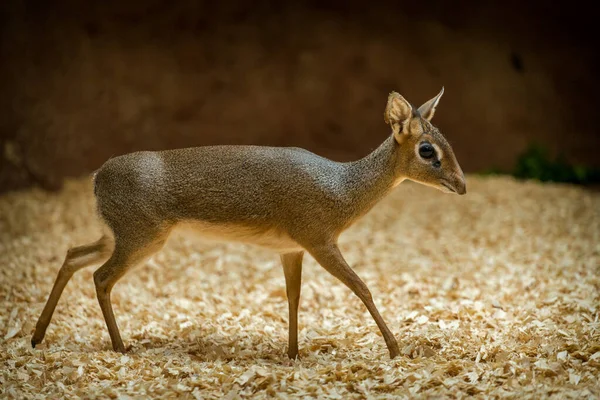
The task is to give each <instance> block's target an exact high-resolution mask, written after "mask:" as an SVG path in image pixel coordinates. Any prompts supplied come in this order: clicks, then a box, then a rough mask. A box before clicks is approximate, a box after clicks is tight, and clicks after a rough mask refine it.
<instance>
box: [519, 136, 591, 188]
mask: <svg viewBox="0 0 600 400" xmlns="http://www.w3.org/2000/svg"><path fill="white" fill-rule="evenodd" d="M513 175H514V176H515V177H517V178H521V179H537V180H539V181H541V182H565V183H577V184H590V183H597V182H600V170H598V169H595V168H589V167H584V166H581V165H571V164H569V163H568V161H567V160H566V159H565V157H564V156H563V155H559V156H558V157H557V158H556V159H554V160H552V159H551V158H550V156H549V155H548V150H547V149H546V148H544V147H543V146H540V145H537V144H533V145H531V146H529V148H528V149H527V150H525V152H523V153H522V154H521V155H520V156H519V157H518V158H517V165H516V167H515V169H514V171H513Z"/></svg>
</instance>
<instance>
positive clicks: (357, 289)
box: [307, 243, 400, 358]
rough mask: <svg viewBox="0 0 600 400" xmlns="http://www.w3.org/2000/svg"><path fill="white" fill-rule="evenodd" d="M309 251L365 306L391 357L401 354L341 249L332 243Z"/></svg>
mask: <svg viewBox="0 0 600 400" xmlns="http://www.w3.org/2000/svg"><path fill="white" fill-rule="evenodd" d="M307 250H308V251H309V252H310V254H311V255H312V256H313V257H314V258H315V260H317V262H318V263H319V264H321V266H322V267H323V268H325V269H326V270H327V271H329V272H330V273H331V274H332V275H333V276H335V277H336V278H338V279H339V280H340V281H342V283H344V284H345V285H346V286H348V287H349V288H350V290H352V291H353V292H354V294H356V295H357V296H358V297H359V298H360V299H361V300H362V302H363V303H364V304H365V306H366V307H367V309H368V310H369V313H371V316H372V317H373V319H374V320H375V322H376V323H377V326H378V327H379V330H380V331H381V334H382V335H383V338H384V340H385V343H386V345H387V348H388V350H389V352H390V357H391V358H394V357H396V356H398V355H399V354H400V350H399V349H398V342H396V339H395V338H394V335H392V332H390V330H389V329H388V327H387V325H386V324H385V321H384V320H383V318H382V317H381V315H380V314H379V311H377V307H376V306H375V303H373V297H372V296H371V292H370V291H369V288H368V287H367V285H365V283H364V282H363V281H362V280H361V279H360V277H359V276H358V275H356V273H355V272H354V271H353V270H352V268H350V266H349V265H348V263H346V260H344V257H343V256H342V253H340V249H339V248H338V246H337V244H335V243H331V244H327V245H322V246H315V247H313V248H310V249H308V248H307Z"/></svg>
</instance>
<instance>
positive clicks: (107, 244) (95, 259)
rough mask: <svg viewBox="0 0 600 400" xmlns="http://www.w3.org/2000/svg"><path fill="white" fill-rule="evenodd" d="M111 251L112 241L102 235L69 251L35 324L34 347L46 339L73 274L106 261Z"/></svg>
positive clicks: (32, 344)
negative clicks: (57, 307) (57, 306)
mask: <svg viewBox="0 0 600 400" xmlns="http://www.w3.org/2000/svg"><path fill="white" fill-rule="evenodd" d="M111 251H112V242H111V240H110V238H109V237H108V236H102V237H101V238H100V240H98V241H97V242H94V243H91V244H88V245H85V246H79V247H74V248H72V249H69V251H67V256H66V257H65V261H64V262H63V265H62V267H60V270H59V271H58V276H57V277H56V280H55V281H54V286H53V287H52V291H51V292H50V296H49V297H48V301H47V302H46V306H45V307H44V310H43V311H42V314H41V315H40V318H39V319H38V322H37V324H36V326H35V332H34V333H33V337H32V338H31V346H32V347H35V345H36V344H38V343H41V341H42V340H43V339H44V335H45V334H46V329H47V328H48V325H49V324H50V320H51V319H52V314H54V310H55V309H56V304H57V303H58V300H59V299H60V296H61V294H62V292H63V290H64V289H65V286H66V285H67V283H68V282H69V280H70V279H71V277H72V276H73V274H74V273H75V272H77V271H78V270H80V269H81V268H84V267H87V266H89V265H92V264H96V263H101V262H103V261H105V260H106V259H107V258H108V257H109V256H110V253H111Z"/></svg>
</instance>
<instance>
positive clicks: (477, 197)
mask: <svg viewBox="0 0 600 400" xmlns="http://www.w3.org/2000/svg"><path fill="white" fill-rule="evenodd" d="M468 187H469V193H468V194H467V196H462V197H459V196H452V195H445V194H443V193H440V192H437V191H435V190H434V189H430V188H427V187H422V186H419V185H416V184H412V183H405V184H403V185H401V186H400V187H399V188H398V189H397V190H396V191H395V192H394V193H393V194H392V195H391V196H390V197H388V198H386V199H385V200H384V201H383V202H382V203H381V204H379V205H378V206H377V207H376V208H375V209H374V210H373V211H372V212H371V213H370V214H368V215H367V216H366V217H365V218H364V219H362V220H361V221H360V222H359V223H358V224H357V225H356V226H354V227H353V228H352V229H351V230H350V231H348V232H347V233H346V234H345V235H344V236H343V237H342V242H341V248H342V251H343V252H344V254H345V256H346V258H347V259H348V261H349V263H350V264H351V265H352V267H353V268H354V269H355V270H356V271H357V272H358V274H359V275H361V276H362V277H363V279H364V280H365V281H366V282H367V284H368V286H369V287H370V288H371V291H372V292H373V296H374V298H375V301H376V304H377V305H378V307H379V310H380V311H381V313H382V315H383V316H384V319H385V320H386V321H387V323H388V325H389V327H390V329H391V330H392V332H394V334H395V336H396V337H397V339H398V342H399V344H400V348H401V349H402V353H403V354H402V356H401V357H399V358H397V359H394V360H390V359H389V356H388V352H387V349H386V347H385V343H384V341H383V338H382V337H381V335H380V333H379V331H378V329H377V327H376V325H375V323H374V322H373V320H372V319H371V317H370V316H369V314H368V312H367V311H366V309H365V307H364V306H363V305H362V304H361V303H360V301H359V300H358V299H357V298H356V297H355V296H354V295H353V294H351V292H350V291H349V290H348V289H347V288H346V287H344V286H343V285H342V284H341V283H339V282H337V281H336V280H335V279H334V278H333V277H331V276H330V275H329V274H327V273H326V272H325V271H324V270H322V269H321V268H320V267H319V266H318V265H317V264H316V263H315V262H314V260H313V259H312V258H310V257H306V259H305V268H304V277H303V289H302V290H303V291H302V298H301V303H300V335H299V338H300V355H301V359H300V360H298V361H290V360H288V359H287V356H286V354H285V352H286V347H287V303H286V297H285V288H284V279H283V273H282V271H281V268H280V266H279V259H278V256H277V255H275V254H273V253H270V252H268V251H265V250H260V249H255V248H252V247H247V246H243V245H236V244H214V243H202V242H198V241H197V239H194V238H190V237H186V236H181V235H180V236H174V237H172V238H171V240H170V241H169V242H168V244H167V246H166V247H165V249H164V250H163V251H162V252H161V253H159V254H158V255H157V256H155V257H154V258H153V259H152V260H150V261H149V262H148V263H147V264H146V265H145V266H144V267H141V268H139V269H137V270H135V271H133V272H131V273H129V274H128V275H126V277H125V278H124V279H123V280H122V281H120V282H119V283H118V284H117V286H116V287H115V290H114V291H113V304H114V307H115V313H116V315H117V321H118V323H119V326H120V328H121V333H122V335H123V339H124V341H125V343H126V346H127V345H129V346H130V350H129V352H128V353H127V354H125V355H122V354H118V353H115V352H113V351H112V350H111V347H110V341H109V338H108V332H107V329H106V327H105V325H104V320H103V318H102V315H101V312H100V308H99V306H98V304H97V300H96V297H95V291H94V286H93V279H92V273H93V270H94V268H90V269H85V270H82V271H80V272H78V273H77V274H76V275H75V277H74V278H73V279H72V280H71V282H70V283H69V285H68V286H67V288H66V290H65V293H64V294H63V297H62V298H61V301H60V302H59V304H58V307H57V310H56V313H55V315H54V318H53V320H52V323H51V324H50V327H49V329H48V332H47V335H46V338H45V340H44V342H43V343H42V344H41V345H38V346H39V347H38V348H36V349H35V350H34V349H32V348H31V346H30V338H31V333H32V331H33V326H34V324H35V322H36V320H37V317H38V316H39V314H40V312H41V310H42V307H43V305H44V303H45V301H46V299H47V296H48V294H49V291H50V288H51V286H52V284H53V281H54V278H55V277H56V273H57V271H58V268H59V267H60V265H61V263H62V260H63V258H64V255H65V252H66V250H67V248H69V247H70V246H73V245H79V244H83V243H86V242H90V241H92V240H94V239H96V238H97V237H98V234H99V226H98V225H97V223H96V222H95V219H94V214H93V212H92V210H93V201H92V197H91V187H90V184H89V182H88V181H87V180H73V181H69V182H67V184H66V186H65V188H64V189H63V190H62V191H61V192H60V193H57V194H49V193H45V192H42V191H40V190H35V189H34V190H30V191H25V192H20V193H11V194H7V195H4V196H2V197H0V224H1V225H0V235H1V236H0V253H1V255H2V256H1V267H0V299H1V302H0V366H1V372H0V397H2V398H62V397H84V398H96V397H103V398H106V397H110V398H144V397H152V398H175V397H177V398H198V399H200V398H207V399H208V398H227V399H234V398H245V397H257V398H265V397H276V398H277V397H280V398H282V397H304V398H342V399H350V398H414V397H427V398H431V397H436V398H462V397H469V396H475V397H481V398H486V397H492V398H496V397H512V398H515V397H517V396H518V397H523V398H557V399H558V398H560V399H563V398H598V397H599V396H600V386H599V383H598V378H599V375H600V321H599V312H600V311H599V305H600V297H599V293H600V290H599V289H600V280H599V276H600V274H599V272H600V267H599V265H600V240H599V239H600V194H598V193H594V192H590V191H585V190H583V189H580V188H575V187H571V186H562V185H541V184H538V183H533V182H516V181H514V180H512V179H511V178H506V177H503V178H480V177H469V179H468Z"/></svg>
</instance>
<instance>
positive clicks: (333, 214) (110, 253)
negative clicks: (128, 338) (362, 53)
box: [32, 90, 465, 357]
mask: <svg viewBox="0 0 600 400" xmlns="http://www.w3.org/2000/svg"><path fill="white" fill-rule="evenodd" d="M442 93H443V90H442V92H440V94H439V95H438V96H436V97H435V98H433V99H431V100H430V101H428V102H427V103H425V104H424V105H423V106H421V107H420V108H419V109H418V110H415V109H413V107H412V106H411V105H410V104H409V103H408V102H407V101H406V100H405V99H404V98H403V97H402V96H400V95H399V94H397V93H392V94H390V96H389V98H388V104H387V107H386V111H385V121H386V122H387V123H388V124H390V125H391V127H392V132H393V133H392V135H390V136H389V137H388V138H387V139H386V140H385V141H384V142H383V144H382V145H381V146H379V148H377V149H376V150H375V151H373V152H372V153H371V154H369V155H367V156H366V157H364V158H362V159H360V160H358V161H354V162H348V163H339V162H334V161H331V160H328V159H326V158H323V157H320V156H318V155H315V154H313V153H311V152H309V151H306V150H303V149H299V148H277V147H259V146H213V147H199V148H186V149H177V150H168V151H159V152H136V153H131V154H126V155H123V156H120V157H115V158H113V159H110V160H108V161H107V162H106V163H105V164H104V165H103V166H102V167H101V168H100V169H99V170H98V171H97V173H96V174H95V179H94V193H95V195H96V199H97V207H98V213H99V215H100V217H101V218H102V220H103V221H104V222H105V223H106V225H107V227H108V228H109V232H108V234H107V235H106V236H105V237H103V238H101V239H100V240H99V241H98V242H96V243H95V244H92V245H88V246H82V247H79V248H76V249H74V250H70V251H69V253H68V254H67V258H66V260H65V263H64V264H63V267H62V268H61V270H60V272H59V275H58V278H57V280H56V283H55V285H54V287H53V290H52V293H51V295H50V298H49V299H48V303H47V304H46V307H45V308H44V311H43V312H42V315H41V316H40V320H39V321H38V324H37V326H36V330H35V333H34V335H33V338H32V345H33V346H34V347H35V345H36V344H37V343H39V342H41V340H42V339H43V337H44V334H45V331H46V328H47V326H48V324H49V322H50V319H51V317H52V313H53V312H54V308H55V307H56V303H57V302H58V299H59V297H60V294H61V293H62V290H63V289H64V287H65V285H66V283H67V282H68V280H69V279H70V277H71V276H72V274H73V273H74V272H75V271H76V270H77V269H80V268H83V267H85V266H87V265H91V264H93V263H99V262H104V265H103V266H102V267H100V268H99V269H98V270H97V271H96V272H95V273H94V281H95V283H96V289H97V295H98V300H99V303H100V307H101V309H102V312H103V315H104V318H105V320H106V324H107V327H108V330H109V333H110V337H111V341H112V345H113V348H114V349H115V350H118V351H125V348H124V346H123V342H122V340H121V337H120V334H119V330H118V328H117V325H116V321H115V318H114V315H113V311H112V306H111V305H110V292H111V289H112V287H113V286H114V284H115V283H116V282H117V281H118V280H119V279H120V278H121V277H122V276H123V275H124V274H125V273H126V272H127V270H129V269H130V268H131V267H133V266H134V265H136V264H139V263H141V262H143V261H144V260H145V259H147V258H148V257H150V256H152V255H153V254H154V253H156V252H157V251H159V250H160V249H161V247H162V246H163V245H164V243H165V242H166V240H167V237H168V236H169V234H170V232H171V231H172V230H173V229H174V228H178V227H187V228H192V229H194V230H195V231H197V232H199V233H200V234H203V235H205V236H207V237H209V238H213V239H215V238H216V239H220V240H229V241H238V242H243V243H251V244H255V245H259V246H263V247H267V248H271V249H273V250H275V251H277V252H279V253H280V254H281V255H282V256H281V259H282V263H283V266H284V272H285V277H286V285H287V290H288V301H289V306H290V339H289V340H290V342H289V349H288V355H289V356H290V357H296V356H297V353H298V347H297V332H296V330H297V308H298V299H299V296H300V279H301V270H302V255H303V253H304V251H307V252H308V253H310V254H311V255H312V256H313V257H314V258H315V259H316V260H317V262H319V263H320V264H321V265H322V266H323V267H324V268H325V269H326V270H328V271H329V272H330V273H332V274H333V275H334V276H336V277H337V278H339V279H340V280H341V281H342V282H343V283H344V284H346V285H347V286H348V287H349V288H350V289H351V290H352V291H354V293H355V294H356V295H357V296H358V297H360V299H361V300H362V301H363V302H364V304H365V305H366V307H367V308H368V310H369V311H370V313H371V315H372V316H373V318H374V319H375V322H376V323H377V325H378V326H379V328H380V329H381V331H382V334H383V336H384V339H385V341H386V344H387V346H388V349H389V351H390V355H391V357H395V356H396V355H398V353H399V351H398V345H397V343H396V340H395V339H394V337H393V335H392V334H391V332H390V331H389V329H388V328H387V326H386V324H385V322H384V321H383V319H382V317H381V316H380V315H379V312H378V311H377V308H376V307H375V304H374V303H373V300H372V298H371V294H370V292H369V290H368V288H367V287H366V285H365V284H364V283H363V282H362V281H361V280H360V278H359V277H358V276H357V275H356V274H355V273H354V271H352V269H350V267H349V266H348V265H347V263H346V261H345V260H344V258H343V257H342V255H341V253H340V252H339V249H338V247H337V240H338V236H339V235H340V234H341V233H342V232H343V231H344V230H345V229H347V228H348V227H349V226H351V225H352V224H353V223H354V222H355V221H356V220H357V219H358V218H360V217H361V216H363V215H364V214H365V213H367V212H368V211H369V210H370V209H371V208H372V207H373V206H374V205H375V204H376V203H377V202H378V201H379V200H380V199H381V198H383V197H384V196H385V195H386V194H387V193H389V191H390V190H392V189H393V188H394V187H395V186H397V185H398V184H399V183H400V182H402V180H404V179H410V180H413V181H416V182H420V183H423V184H426V185H430V186H433V187H436V188H438V189H441V190H444V191H454V192H456V193H460V194H464V193H465V183H464V175H463V173H462V171H461V169H460V166H459V165H458V162H457V161H456V158H455V157H454V153H453V152H452V148H451V147H450V145H449V144H448V142H447V141H446V140H445V139H444V137H443V136H442V135H441V133H440V132H439V131H438V130H437V129H436V128H435V127H434V126H433V125H432V124H431V123H430V119H431V117H432V116H433V114H434V112H435V107H436V106H437V104H438V102H439V99H440V97H441V95H442ZM424 140H426V141H429V142H430V143H431V144H432V145H434V146H435V148H436V149H437V153H439V155H440V157H439V161H440V163H441V165H440V166H438V167H435V166H433V165H432V161H431V160H425V159H422V158H421V157H420V156H419V154H418V147H419V144H420V143H421V142H423V141H424Z"/></svg>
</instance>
